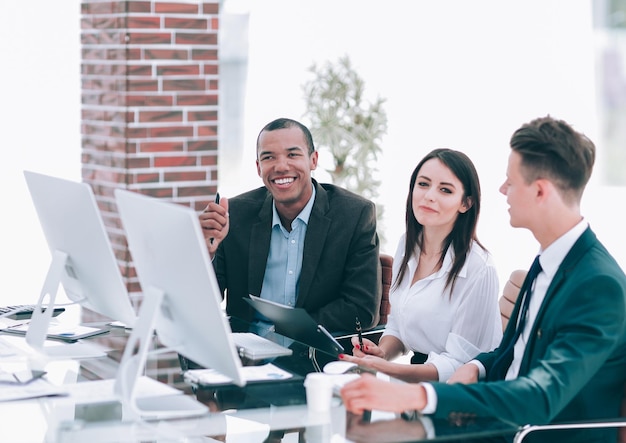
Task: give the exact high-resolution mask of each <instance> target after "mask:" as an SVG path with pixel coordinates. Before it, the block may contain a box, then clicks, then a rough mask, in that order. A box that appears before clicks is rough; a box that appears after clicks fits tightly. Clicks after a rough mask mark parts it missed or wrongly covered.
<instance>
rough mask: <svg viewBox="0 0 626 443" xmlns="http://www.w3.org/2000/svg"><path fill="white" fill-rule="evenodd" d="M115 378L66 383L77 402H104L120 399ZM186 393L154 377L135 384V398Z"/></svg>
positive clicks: (143, 378) (143, 377)
mask: <svg viewBox="0 0 626 443" xmlns="http://www.w3.org/2000/svg"><path fill="white" fill-rule="evenodd" d="M114 384H115V380H114V379H110V380H92V381H82V382H78V383H72V384H68V385H64V388H65V391H66V392H67V393H68V394H69V396H70V399H71V400H72V401H73V402H75V403H77V404H87V403H103V402H108V401H120V398H118V397H117V396H116V395H115V393H114V391H113V385H114ZM177 394H184V393H183V391H181V390H179V389H176V388H173V387H171V386H169V385H166V384H165V383H161V382H160V381H157V380H155V379H153V378H150V377H146V376H142V377H139V379H138V380H137V384H136V385H135V392H134V395H133V396H134V397H135V398H148V397H159V396H166V395H177Z"/></svg>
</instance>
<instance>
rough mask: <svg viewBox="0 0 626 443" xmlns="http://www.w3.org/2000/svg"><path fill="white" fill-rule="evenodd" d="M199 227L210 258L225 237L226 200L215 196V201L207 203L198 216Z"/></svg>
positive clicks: (226, 222) (226, 229)
mask: <svg viewBox="0 0 626 443" xmlns="http://www.w3.org/2000/svg"><path fill="white" fill-rule="evenodd" d="M198 218H199V220H200V226H201V227H202V232H203V233H204V238H205V241H206V244H207V248H208V249H209V253H210V254H211V257H212V256H213V254H214V253H215V251H216V250H217V247H218V245H219V244H220V242H221V241H222V240H224V238H225V237H226V235H228V230H229V227H230V223H229V220H228V199H227V198H220V195H219V193H218V194H216V195H215V201H213V202H211V203H209V204H208V205H207V207H206V208H205V209H204V211H202V212H201V213H200V214H199V216H198Z"/></svg>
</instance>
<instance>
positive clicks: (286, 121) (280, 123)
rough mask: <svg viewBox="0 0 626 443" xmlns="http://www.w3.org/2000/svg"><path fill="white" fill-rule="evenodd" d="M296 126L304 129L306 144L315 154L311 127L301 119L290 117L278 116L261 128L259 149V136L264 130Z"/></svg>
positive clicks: (257, 141)
mask: <svg viewBox="0 0 626 443" xmlns="http://www.w3.org/2000/svg"><path fill="white" fill-rule="evenodd" d="M294 127H296V128H300V130H301V131H302V134H303V135H304V140H305V141H306V145H307V147H308V148H309V155H311V154H313V153H314V152H315V145H314V144H313V136H312V135H311V131H309V128H307V127H306V126H304V125H303V124H302V123H300V122H299V121H296V120H292V119H290V118H277V119H276V120H273V121H271V122H269V123H268V124H267V125H265V126H264V127H263V129H261V131H260V132H259V135H258V136H257V139H256V148H257V150H258V149H259V138H261V134H262V133H263V132H264V131H275V130H277V129H287V128H294Z"/></svg>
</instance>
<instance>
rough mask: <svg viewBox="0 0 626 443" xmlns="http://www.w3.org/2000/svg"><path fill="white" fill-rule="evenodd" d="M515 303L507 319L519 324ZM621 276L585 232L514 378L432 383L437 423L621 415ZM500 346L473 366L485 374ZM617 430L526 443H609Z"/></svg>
mask: <svg viewBox="0 0 626 443" xmlns="http://www.w3.org/2000/svg"><path fill="white" fill-rule="evenodd" d="M519 301H520V300H518V303H517V305H516V307H515V309H514V311H513V313H512V317H511V318H517V312H518V310H519ZM625 317H626V276H625V275H624V272H623V271H622V269H620V267H619V265H618V264H617V263H616V262H615V260H614V259H613V258H612V257H611V255H610V254H609V253H608V252H607V250H606V249H605V248H604V246H603V245H602V244H601V243H600V242H599V241H598V239H597V238H596V236H595V234H594V233H593V232H592V231H591V229H590V228H587V230H585V232H584V233H583V234H582V235H581V236H580V238H579V239H578V240H577V241H576V243H575V244H574V246H573V247H572V249H571V250H570V251H569V253H568V254H567V256H566V257H565V259H564V260H563V262H562V263H561V265H560V266H559V269H558V270H557V272H556V275H555V276H554V279H553V280H552V283H551V284H550V287H549V288H548V290H547V292H546V296H545V299H544V301H543V303H542V305H541V307H540V309H539V312H538V314H537V318H536V320H535V323H534V325H533V328H532V332H531V337H530V339H529V341H528V343H527V346H526V351H525V353H524V356H523V359H522V362H521V367H520V370H519V375H518V377H517V378H516V379H515V380H511V381H504V380H499V381H488V382H479V383H475V384H471V385H446V384H437V383H435V384H434V386H435V390H436V392H437V398H438V403H437V411H436V413H435V415H436V416H437V417H454V416H467V415H479V416H491V417H500V418H502V419H504V420H506V421H510V422H514V423H518V424H521V425H523V424H546V423H556V422H568V421H576V420H590V419H599V418H609V417H611V418H613V417H618V416H619V404H620V401H621V398H622V392H623V385H624V383H625V382H626V319H625ZM514 329H515V325H514V322H510V323H509V326H508V327H507V329H506V331H505V333H504V337H503V338H502V342H501V346H500V347H499V348H498V349H496V350H494V351H492V352H488V353H483V354H480V355H479V356H478V357H477V359H478V360H479V361H481V362H482V364H483V365H484V366H485V368H486V370H487V377H489V368H490V367H491V365H492V363H493V362H494V360H495V359H496V358H497V356H498V354H499V352H500V351H501V350H502V349H504V348H505V347H506V346H505V345H506V343H507V342H508V341H510V339H511V337H512V335H513V333H514ZM615 435H616V433H615V431H608V432H607V431H590V432H584V431H576V432H575V433H572V434H571V435H565V434H564V433H563V432H560V433H556V434H554V435H550V434H549V433H545V432H543V433H537V434H535V437H534V439H529V441H546V442H548V441H550V442H554V441H568V442H572V441H580V442H586V443H588V442H594V441H598V442H600V441H615Z"/></svg>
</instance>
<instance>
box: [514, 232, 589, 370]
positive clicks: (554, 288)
mask: <svg viewBox="0 0 626 443" xmlns="http://www.w3.org/2000/svg"><path fill="white" fill-rule="evenodd" d="M596 241H597V240H596V236H595V234H594V233H593V231H592V230H591V228H587V229H586V230H585V231H584V232H583V233H582V235H581V236H580V238H579V239H578V240H576V243H574V246H572V249H570V251H569V252H568V253H567V255H566V256H565V258H564V259H563V262H562V263H561V265H560V266H559V268H558V269H557V271H556V274H554V278H553V279H552V282H550V286H549V287H548V290H547V291H546V296H545V297H544V299H543V302H542V303H541V306H540V307H539V312H537V317H536V319H535V322H534V324H533V327H532V331H531V334H530V339H529V340H528V343H527V345H526V349H525V351H524V358H523V359H522V362H521V365H520V374H521V373H526V372H527V371H528V367H529V365H530V361H529V360H530V359H529V358H528V356H529V355H532V351H533V348H534V345H535V340H536V339H537V338H538V337H540V336H541V326H542V325H543V318H544V316H545V312H546V310H547V307H548V306H549V305H550V303H551V302H552V300H554V298H555V297H558V296H560V295H561V294H562V293H559V290H560V289H561V287H562V286H563V285H564V284H566V283H567V282H568V279H569V278H571V277H572V275H574V274H575V272H574V271H575V267H576V265H577V264H578V262H579V261H580V259H581V258H582V257H583V256H584V254H585V253H586V252H587V250H588V249H589V248H590V247H591V246H593V244H594V243H595V242H596ZM522 371H523V372H522Z"/></svg>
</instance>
